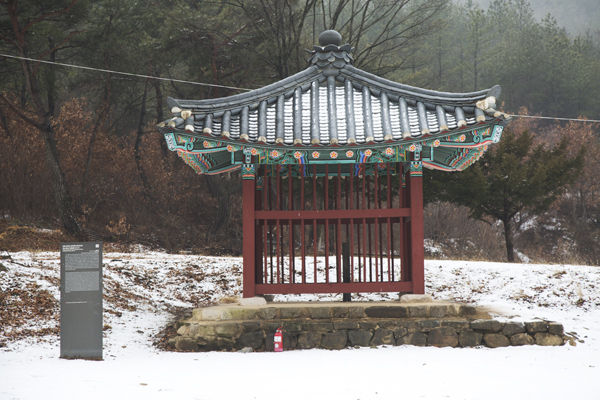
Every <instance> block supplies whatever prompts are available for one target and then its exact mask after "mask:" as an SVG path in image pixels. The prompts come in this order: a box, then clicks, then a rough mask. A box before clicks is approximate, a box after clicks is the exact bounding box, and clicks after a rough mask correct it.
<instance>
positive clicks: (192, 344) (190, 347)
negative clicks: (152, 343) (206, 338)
mask: <svg viewBox="0 0 600 400" xmlns="http://www.w3.org/2000/svg"><path fill="white" fill-rule="evenodd" d="M175 348H176V349H177V350H178V351H197V350H198V344H197V343H196V341H195V340H194V339H192V338H191V337H188V336H177V337H176V338H175Z"/></svg>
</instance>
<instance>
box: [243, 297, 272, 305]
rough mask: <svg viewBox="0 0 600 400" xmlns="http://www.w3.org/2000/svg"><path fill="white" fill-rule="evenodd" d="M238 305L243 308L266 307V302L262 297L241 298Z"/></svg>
mask: <svg viewBox="0 0 600 400" xmlns="http://www.w3.org/2000/svg"><path fill="white" fill-rule="evenodd" d="M239 304H240V305H241V306H244V307H250V306H252V307H257V306H264V305H266V304H267V300H266V299H265V298H264V297H242V298H241V299H240V300H239Z"/></svg>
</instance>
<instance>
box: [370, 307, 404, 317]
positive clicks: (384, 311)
mask: <svg viewBox="0 0 600 400" xmlns="http://www.w3.org/2000/svg"><path fill="white" fill-rule="evenodd" d="M365 314H366V315H367V317H370V318H406V317H408V312H407V309H406V307H399V306H373V307H367V308H365Z"/></svg>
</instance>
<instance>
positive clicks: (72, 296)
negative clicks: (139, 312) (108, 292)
mask: <svg viewBox="0 0 600 400" xmlns="http://www.w3.org/2000/svg"><path fill="white" fill-rule="evenodd" d="M60 357H61V358H85V359H94V360H101V359H102V243H101V242H85V243H61V245H60Z"/></svg>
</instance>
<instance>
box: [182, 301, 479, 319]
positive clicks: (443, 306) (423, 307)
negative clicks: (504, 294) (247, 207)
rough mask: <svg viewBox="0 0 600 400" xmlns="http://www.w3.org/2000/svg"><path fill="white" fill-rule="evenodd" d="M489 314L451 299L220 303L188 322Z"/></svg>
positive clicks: (201, 311)
mask: <svg viewBox="0 0 600 400" xmlns="http://www.w3.org/2000/svg"><path fill="white" fill-rule="evenodd" d="M477 314H480V317H485V315H487V314H486V313H484V312H480V311H478V310H477V309H476V308H475V307H473V306H470V305H465V304H457V303H450V302H439V301H438V302H422V303H420V302H414V303H407V302H393V303H368V302H365V303H327V304H324V303H291V304H290V303H282V304H275V303H270V304H265V305H258V306H241V305H231V304H225V305H218V306H213V307H204V308H196V309H194V310H193V312H192V317H191V318H190V319H189V320H187V321H186V322H200V321H226V320H236V321H244V320H274V319H298V318H310V319H330V318H355V319H356V318H446V317H471V318H472V317H474V316H476V315H477Z"/></svg>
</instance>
